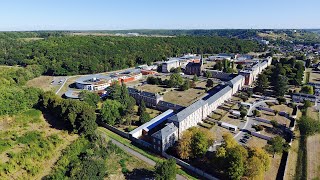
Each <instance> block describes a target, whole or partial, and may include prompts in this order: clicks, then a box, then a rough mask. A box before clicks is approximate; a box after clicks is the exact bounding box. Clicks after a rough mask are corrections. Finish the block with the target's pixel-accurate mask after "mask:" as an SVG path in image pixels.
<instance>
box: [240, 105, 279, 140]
mask: <svg viewBox="0 0 320 180" xmlns="http://www.w3.org/2000/svg"><path fill="white" fill-rule="evenodd" d="M266 102H276V100H274V99H271V100H262V101H258V102H255V103H253V104H252V106H251V107H250V109H249V110H248V114H247V121H246V123H245V125H244V126H243V127H242V128H241V129H240V131H239V132H238V133H237V134H236V135H235V136H234V138H235V139H236V140H237V141H238V142H240V139H242V137H243V136H244V135H245V134H246V133H247V131H252V130H254V129H253V128H252V125H254V124H255V123H258V122H257V121H255V120H254V118H253V117H251V116H252V115H253V110H255V109H256V107H258V106H266Z"/></svg>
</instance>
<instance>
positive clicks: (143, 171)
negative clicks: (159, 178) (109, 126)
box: [104, 136, 153, 180]
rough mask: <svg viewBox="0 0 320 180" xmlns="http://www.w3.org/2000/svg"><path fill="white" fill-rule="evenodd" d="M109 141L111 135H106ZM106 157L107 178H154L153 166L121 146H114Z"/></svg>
mask: <svg viewBox="0 0 320 180" xmlns="http://www.w3.org/2000/svg"><path fill="white" fill-rule="evenodd" d="M104 137H105V139H106V140H107V141H108V140H109V137H108V136H104ZM112 149H113V150H112V151H110V152H109V153H108V157H107V159H106V162H107V165H106V166H107V167H108V177H106V179H110V180H111V179H112V180H113V179H119V180H120V179H146V178H153V167H152V166H151V165H149V164H147V163H145V162H144V161H142V160H140V159H138V158H136V157H134V156H131V155H129V154H128V153H126V152H125V151H123V150H122V149H121V148H118V147H116V148H112Z"/></svg>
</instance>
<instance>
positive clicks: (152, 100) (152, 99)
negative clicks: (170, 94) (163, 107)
mask: <svg viewBox="0 0 320 180" xmlns="http://www.w3.org/2000/svg"><path fill="white" fill-rule="evenodd" d="M128 91H129V95H130V96H132V97H133V98H134V99H135V100H136V101H137V102H138V103H140V102H141V101H144V102H145V104H146V106H147V107H152V108H155V107H156V106H157V104H158V103H159V101H162V100H163V97H162V96H160V95H159V94H157V93H150V92H146V91H139V90H137V89H134V88H130V87H128Z"/></svg>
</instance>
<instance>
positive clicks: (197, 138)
mask: <svg viewBox="0 0 320 180" xmlns="http://www.w3.org/2000/svg"><path fill="white" fill-rule="evenodd" d="M213 140H214V137H213V134H212V132H210V131H209V130H207V129H200V128H196V127H193V128H190V129H188V130H186V131H184V132H183V134H182V137H181V138H180V139H179V141H178V147H177V153H178V155H179V156H180V157H181V158H182V159H189V158H198V157H201V156H203V155H204V154H205V153H206V152H207V150H208V147H209V146H210V145H211V144H212V143H213Z"/></svg>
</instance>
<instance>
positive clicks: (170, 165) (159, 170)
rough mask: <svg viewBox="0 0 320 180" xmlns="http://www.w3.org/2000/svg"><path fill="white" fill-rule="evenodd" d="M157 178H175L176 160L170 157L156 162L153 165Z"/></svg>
mask: <svg viewBox="0 0 320 180" xmlns="http://www.w3.org/2000/svg"><path fill="white" fill-rule="evenodd" d="M155 173H156V179H157V180H174V179H176V174H177V166H176V161H175V160H174V159H173V158H171V159H168V160H165V161H163V162H157V164H156V166H155Z"/></svg>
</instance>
